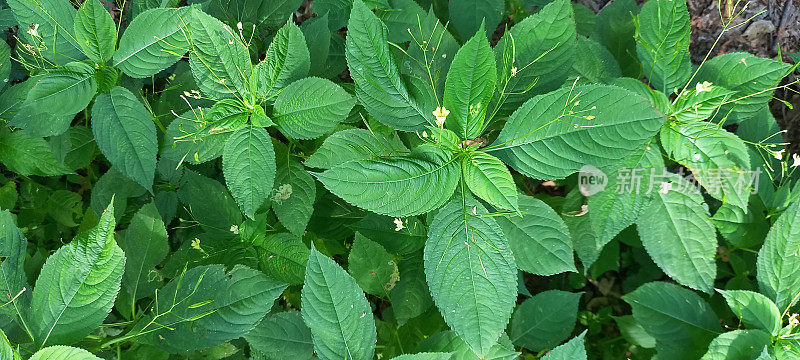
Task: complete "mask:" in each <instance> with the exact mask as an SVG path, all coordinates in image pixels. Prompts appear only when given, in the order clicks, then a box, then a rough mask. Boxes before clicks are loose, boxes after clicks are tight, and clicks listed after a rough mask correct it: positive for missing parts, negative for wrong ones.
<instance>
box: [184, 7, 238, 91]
mask: <svg viewBox="0 0 800 360" xmlns="http://www.w3.org/2000/svg"><path fill="white" fill-rule="evenodd" d="M191 19H192V21H191V22H189V35H190V41H189V43H190V46H191V56H190V57H189V65H190V66H191V68H192V75H194V79H195V82H196V83H197V86H199V87H200V91H201V92H203V94H205V95H206V96H209V97H211V98H214V99H226V98H241V97H242V96H244V94H247V93H248V86H247V81H248V79H249V78H250V74H251V70H252V69H251V66H252V65H251V64H250V53H249V52H248V50H247V46H246V45H245V44H244V43H243V42H242V40H241V38H240V37H239V35H238V34H237V33H235V32H234V31H233V29H231V28H230V27H229V26H228V25H226V24H224V23H223V22H221V21H219V20H217V19H216V18H214V17H213V16H211V15H208V14H206V13H204V12H202V11H200V10H198V9H193V10H192V14H191Z"/></svg>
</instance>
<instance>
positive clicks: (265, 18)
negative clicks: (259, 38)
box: [208, 0, 303, 26]
mask: <svg viewBox="0 0 800 360" xmlns="http://www.w3.org/2000/svg"><path fill="white" fill-rule="evenodd" d="M302 3H303V2H302V0H256V1H239V0H215V1H210V2H209V9H208V12H209V13H210V14H211V15H214V16H216V17H219V18H220V19H223V20H226V21H228V22H230V23H236V22H237V21H238V22H249V23H254V24H256V25H258V26H261V25H266V26H278V25H280V24H282V23H283V22H285V21H286V19H287V18H288V17H289V16H291V15H292V13H293V12H295V11H297V9H298V8H299V7H300V5H301V4H302ZM290 22H291V21H290Z"/></svg>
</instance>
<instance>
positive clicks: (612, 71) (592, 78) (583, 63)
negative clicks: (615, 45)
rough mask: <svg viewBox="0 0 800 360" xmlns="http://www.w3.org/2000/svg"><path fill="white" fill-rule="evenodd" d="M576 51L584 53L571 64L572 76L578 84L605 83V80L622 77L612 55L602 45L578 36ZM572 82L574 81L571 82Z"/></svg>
mask: <svg viewBox="0 0 800 360" xmlns="http://www.w3.org/2000/svg"><path fill="white" fill-rule="evenodd" d="M577 47H578V49H581V51H582V52H585V53H584V54H583V56H578V57H576V59H575V62H574V63H572V70H573V74H574V75H575V76H576V78H575V79H576V80H578V81H579V83H581V84H583V83H589V84H593V83H607V80H609V79H614V78H618V77H620V76H622V73H621V71H620V69H619V65H618V64H617V61H616V60H615V59H614V55H612V54H611V52H609V51H608V49H606V48H605V47H604V46H603V45H602V44H600V43H598V42H597V41H594V40H592V39H589V38H585V37H582V36H578V42H577ZM573 81H574V80H573Z"/></svg>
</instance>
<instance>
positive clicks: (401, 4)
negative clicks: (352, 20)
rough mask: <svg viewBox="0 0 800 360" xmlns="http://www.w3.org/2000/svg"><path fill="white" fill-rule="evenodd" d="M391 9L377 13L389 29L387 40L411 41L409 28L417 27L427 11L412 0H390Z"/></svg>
mask: <svg viewBox="0 0 800 360" xmlns="http://www.w3.org/2000/svg"><path fill="white" fill-rule="evenodd" d="M389 6H390V7H391V10H389V11H385V12H383V13H380V12H379V13H378V16H380V18H381V21H383V23H384V24H386V27H387V28H388V29H389V41H390V42H393V43H404V42H406V41H413V36H412V35H411V32H410V31H409V29H412V28H419V26H420V20H422V19H425V17H426V16H427V15H428V12H427V11H425V10H423V9H422V7H421V6H420V5H419V4H417V3H416V1H414V0H390V1H389Z"/></svg>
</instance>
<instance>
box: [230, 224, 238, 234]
mask: <svg viewBox="0 0 800 360" xmlns="http://www.w3.org/2000/svg"><path fill="white" fill-rule="evenodd" d="M231 232H232V233H234V234H235V235H239V225H231Z"/></svg>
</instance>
